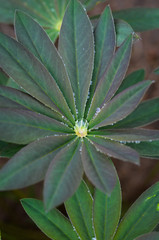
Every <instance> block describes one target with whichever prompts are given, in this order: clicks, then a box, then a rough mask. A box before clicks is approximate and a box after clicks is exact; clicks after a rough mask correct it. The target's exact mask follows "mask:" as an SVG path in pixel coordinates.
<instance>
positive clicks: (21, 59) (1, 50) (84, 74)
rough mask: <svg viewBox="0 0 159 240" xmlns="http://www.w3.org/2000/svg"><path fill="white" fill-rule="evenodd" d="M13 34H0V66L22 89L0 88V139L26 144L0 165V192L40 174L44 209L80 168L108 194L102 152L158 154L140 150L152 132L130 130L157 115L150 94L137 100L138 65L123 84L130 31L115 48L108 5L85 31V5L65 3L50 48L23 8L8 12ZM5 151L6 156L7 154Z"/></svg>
mask: <svg viewBox="0 0 159 240" xmlns="http://www.w3.org/2000/svg"><path fill="white" fill-rule="evenodd" d="M48 6H49V5H48ZM103 29H104V31H103ZM15 31H16V37H17V40H14V39H12V38H10V37H8V36H5V35H4V34H0V66H1V67H2V68H3V70H4V71H5V72H6V73H7V74H8V75H9V76H10V77H11V78H12V79H13V80H14V81H15V82H16V83H17V84H18V85H19V86H20V87H21V88H22V89H21V88H20V87H19V88H20V89H21V90H18V89H15V88H11V87H6V86H1V87H0V102H1V105H0V107H1V108H0V132H1V134H0V140H1V141H4V142H5V144H6V147H7V144H13V145H12V153H13V152H14V153H16V152H17V149H18V148H19V149H21V147H23V146H22V145H27V144H28V145H27V146H24V147H23V148H22V149H21V150H20V151H19V152H17V153H16V154H15V155H14V156H13V157H12V158H11V159H10V160H9V162H8V163H7V164H6V165H5V166H4V167H2V169H1V170H0V190H9V189H17V188H23V187H26V186H29V185H31V184H34V183H37V182H39V181H41V180H44V179H45V180H44V202H45V208H46V210H47V211H48V210H51V209H52V208H53V207H56V206H58V205H59V204H61V203H62V202H64V201H65V200H67V199H68V198H69V197H70V196H72V195H73V193H74V192H75V191H76V189H77V187H78V186H79V184H80V182H81V180H82V177H83V173H85V174H86V176H87V177H88V178H89V180H91V182H92V183H93V184H94V185H95V186H96V187H97V188H98V189H99V190H101V191H103V192H104V193H108V194H109V195H110V194H111V192H112V191H113V189H114V187H115V185H116V179H117V173H116V170H115V167H114V165H113V163H112V161H111V159H110V157H109V156H112V157H116V158H118V159H121V160H123V161H129V162H132V163H135V164H139V154H138V152H139V153H141V155H142V156H143V155H144V154H146V155H147V156H152V157H153V156H154V157H155V158H157V157H159V155H158V152H157V151H158V150H157V147H156V145H155V146H154V151H153V153H152V154H151V147H147V150H146V151H147V152H146V153H144V149H143V148H142V144H145V143H146V144H147V145H148V146H151V144H153V143H154V144H155V143H156V142H158V140H159V131H157V130H156V131H155V130H147V129H136V128H135V129H134V128H133V127H138V126H143V125H147V124H149V123H151V122H153V121H156V120H158V119H159V116H158V112H157V111H156V109H157V106H158V99H157V98H156V99H155V100H154V99H153V100H149V101H146V102H145V103H143V104H140V105H139V103H140V101H141V100H142V98H143V96H144V94H145V92H146V91H147V89H148V88H149V86H150V85H151V84H152V81H149V80H147V81H144V80H143V75H144V73H143V71H142V70H139V71H138V72H135V73H133V74H132V75H130V76H128V77H127V78H126V79H127V80H126V79H125V80H124V81H123V78H124V76H125V74H126V71H127V67H128V64H129V59H130V55H131V49H132V44H133V36H132V34H130V35H129V36H128V37H127V38H126V40H125V41H124V42H123V43H122V44H121V46H120V47H119V48H118V50H117V51H116V43H115V37H116V34H115V26H114V21H113V18H112V13H111V10H110V8H109V7H106V9H105V11H104V12H103V14H102V16H101V18H100V19H99V22H98V23H97V25H96V28H95V30H94V32H93V27H92V25H91V22H90V20H89V18H88V16H87V14H86V11H85V9H84V8H83V6H82V5H81V4H80V2H78V1H77V0H72V1H71V2H70V3H69V5H68V8H67V10H66V13H65V16H64V20H63V24H62V27H61V31H60V36H59V44H58V51H57V49H56V48H55V46H54V44H53V43H52V42H51V41H50V39H49V37H48V36H47V34H46V33H45V31H44V30H43V29H42V28H41V27H40V25H39V24H38V23H37V22H35V21H34V20H33V19H32V18H31V17H29V16H28V15H26V14H25V13H23V12H20V11H17V12H16V17H15ZM101 47H102V49H103V50H104V51H101ZM94 50H95V51H94ZM105 55H106V56H107V57H105ZM133 78H134V79H133ZM132 79H133V80H132ZM122 82H123V83H122ZM24 91H25V92H24ZM117 91H118V92H117ZM114 96H115V97H114ZM151 101H152V108H151ZM138 105H139V106H138ZM137 106H138V108H137ZM145 106H146V108H147V109H148V110H147V112H146V113H145V111H144V108H145ZM135 109H136V110H135ZM138 109H139V110H138ZM134 110H135V111H134ZM133 111H134V113H132V112H133ZM148 111H149V112H148ZM149 113H150V114H151V115H150V116H149ZM145 114H146V115H145ZM128 115H129V116H128ZM122 121H123V122H124V121H125V122H126V124H125V125H124V123H123V124H122ZM116 122H117V123H116ZM120 124H121V126H122V127H120ZM152 140H153V142H150V141H152ZM4 142H2V145H3V144H4ZM140 142H141V145H140V144H139V143H140ZM14 144H15V145H14ZM127 144H130V145H131V144H132V148H131V146H127ZM4 146H5V145H4ZM14 146H15V149H14ZM136 146H140V148H138V147H136ZM2 149H4V147H3V146H2ZM135 149H136V150H137V151H136V150H135ZM7 151H8V150H7V149H6V156H7V154H8V156H9V154H10V155H12V154H11V153H7ZM1 155H2V156H4V151H1ZM88 235H89V236H90V235H91V233H90V232H89V233H88Z"/></svg>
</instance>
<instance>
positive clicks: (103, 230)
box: [93, 179, 121, 240]
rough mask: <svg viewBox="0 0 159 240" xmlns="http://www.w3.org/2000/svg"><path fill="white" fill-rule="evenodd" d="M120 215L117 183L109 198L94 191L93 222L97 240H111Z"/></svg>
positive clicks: (119, 189) (119, 195)
mask: <svg viewBox="0 0 159 240" xmlns="http://www.w3.org/2000/svg"><path fill="white" fill-rule="evenodd" d="M120 213H121V188H120V182H119V180H118V179H117V183H116V185H115V187H114V189H113V191H112V193H111V194H110V196H108V195H106V194H104V193H102V192H100V191H99V190H98V189H96V190H95V196H94V206H93V222H94V230H95V234H96V239H97V240H101V239H103V240H110V239H113V236H114V234H115V231H116V228H117V225H118V223H119V219H120Z"/></svg>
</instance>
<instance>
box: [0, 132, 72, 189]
mask: <svg viewBox="0 0 159 240" xmlns="http://www.w3.org/2000/svg"><path fill="white" fill-rule="evenodd" d="M73 138H74V137H73V136H71V135H70V136H50V137H47V138H42V139H40V140H38V141H35V142H33V143H31V144H29V145H27V146H26V147H24V148H22V149H21V150H20V151H19V152H18V153H17V154H16V155H15V156H14V157H12V159H11V160H9V162H8V163H7V164H6V165H5V166H4V167H3V168H2V169H1V171H0V189H1V190H8V189H18V188H23V187H26V186H29V185H32V184H35V183H37V182H39V181H41V180H43V178H44V176H45V173H46V171H47V169H48V167H49V164H50V162H51V161H52V160H53V158H54V156H55V155H56V154H57V152H58V151H59V150H60V149H61V148H62V147H64V146H65V145H66V144H68V143H69V142H70V141H71V140H73Z"/></svg>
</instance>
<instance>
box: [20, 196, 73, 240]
mask: <svg viewBox="0 0 159 240" xmlns="http://www.w3.org/2000/svg"><path fill="white" fill-rule="evenodd" d="M21 203H22V205H23V208H24V210H25V211H26V213H27V214H28V215H29V217H30V218H31V219H32V220H33V221H34V222H35V223H36V225H37V226H38V227H39V228H40V229H41V231H43V232H44V233H45V234H46V235H47V236H48V237H49V238H51V239H54V240H78V237H77V234H76V233H75V232H74V231H73V228H72V225H71V223H70V222H69V221H68V219H67V218H65V217H64V215H63V214H61V212H59V211H58V210H57V209H53V210H52V211H50V212H49V213H46V211H45V208H44V205H43V203H42V202H41V201H39V200H36V199H22V200H21Z"/></svg>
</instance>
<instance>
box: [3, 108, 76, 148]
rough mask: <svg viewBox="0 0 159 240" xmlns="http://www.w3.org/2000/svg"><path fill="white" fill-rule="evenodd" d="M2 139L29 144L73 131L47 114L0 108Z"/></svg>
mask: <svg viewBox="0 0 159 240" xmlns="http://www.w3.org/2000/svg"><path fill="white" fill-rule="evenodd" d="M0 112H1V114H0V132H1V136H0V139H1V140H2V141H6V142H12V143H18V144H27V143H30V142H32V141H34V140H36V139H38V138H41V137H46V136H50V135H57V134H61V135H63V134H67V133H73V130H71V129H70V128H69V127H68V126H66V125H64V124H62V123H60V122H59V121H56V120H54V119H51V118H49V117H47V116H45V115H42V114H38V113H34V112H32V111H25V110H19V109H3V108H1V109H0Z"/></svg>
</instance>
